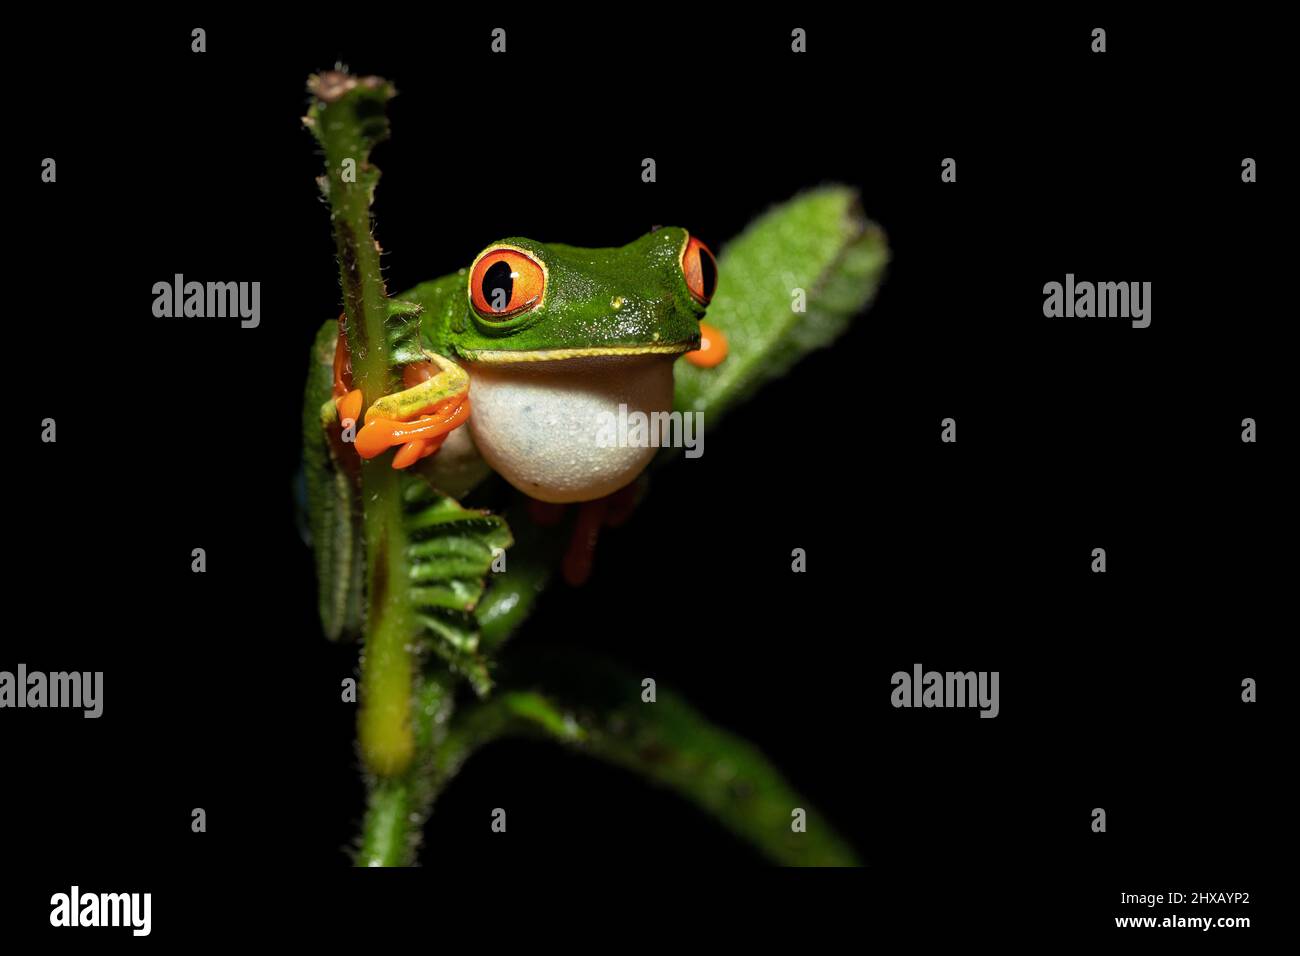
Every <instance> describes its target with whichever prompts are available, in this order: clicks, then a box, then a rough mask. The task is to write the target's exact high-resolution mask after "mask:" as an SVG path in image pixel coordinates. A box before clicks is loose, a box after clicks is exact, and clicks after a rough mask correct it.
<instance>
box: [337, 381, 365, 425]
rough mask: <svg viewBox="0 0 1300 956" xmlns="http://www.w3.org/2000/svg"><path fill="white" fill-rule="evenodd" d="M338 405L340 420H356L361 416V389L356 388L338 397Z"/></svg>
mask: <svg viewBox="0 0 1300 956" xmlns="http://www.w3.org/2000/svg"><path fill="white" fill-rule="evenodd" d="M337 405H338V410H339V420H340V421H344V422H346V421H347V420H348V419H352V421H354V422H355V421H356V420H357V419H358V418H360V417H361V389H359V388H354V389H353V390H352V391H350V392H348V393H347V394H346V395H344V396H343V397H342V398H340V399H338V400H337Z"/></svg>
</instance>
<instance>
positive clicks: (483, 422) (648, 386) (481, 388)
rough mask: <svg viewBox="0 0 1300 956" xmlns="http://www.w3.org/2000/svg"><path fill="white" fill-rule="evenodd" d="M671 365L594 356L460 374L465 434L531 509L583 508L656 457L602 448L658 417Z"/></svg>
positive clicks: (668, 391)
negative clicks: (639, 421)
mask: <svg viewBox="0 0 1300 956" xmlns="http://www.w3.org/2000/svg"><path fill="white" fill-rule="evenodd" d="M676 358H677V356H675V355H594V356H582V357H579V358H566V359H554V360H549V361H531V362H527V361H526V362H512V363H498V362H492V363H477V364H473V365H471V366H470V367H469V373H470V378H469V382H470V384H469V400H470V416H469V428H470V433H471V434H472V435H473V438H474V444H475V445H477V446H478V450H479V453H480V454H481V455H482V456H483V458H484V460H485V461H487V463H488V464H489V465H491V466H492V468H493V469H494V470H496V471H497V472H498V473H499V474H500V475H501V476H502V477H503V478H505V479H506V481H508V482H510V484H512V485H514V486H515V487H516V488H518V489H519V490H520V491H522V492H523V493H524V494H526V495H530V496H531V497H533V498H537V499H539V500H541V501H549V502H554V503H568V502H573V501H591V500H592V499H594V498H600V497H602V496H604V495H608V494H612V493H613V492H615V491H617V490H618V489H620V488H622V487H623V486H624V485H626V484H628V483H629V482H631V481H632V480H633V479H634V478H636V476H637V475H639V474H640V473H641V472H642V470H643V469H644V468H645V466H646V465H648V464H649V463H650V459H651V458H653V457H654V455H655V451H656V449H655V448H653V447H627V444H628V443H626V442H621V441H610V440H609V433H610V431H611V427H610V423H611V422H612V421H617V420H619V406H620V405H623V406H626V412H625V414H627V415H630V414H632V413H634V412H637V411H640V412H643V413H645V414H646V415H651V414H653V413H655V412H668V411H671V410H672V406H673V361H674V360H675V359H676Z"/></svg>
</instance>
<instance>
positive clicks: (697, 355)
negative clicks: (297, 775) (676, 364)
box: [686, 322, 730, 368]
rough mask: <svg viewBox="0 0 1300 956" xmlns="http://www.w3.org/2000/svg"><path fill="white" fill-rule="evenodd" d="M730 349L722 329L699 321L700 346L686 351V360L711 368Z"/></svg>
mask: <svg viewBox="0 0 1300 956" xmlns="http://www.w3.org/2000/svg"><path fill="white" fill-rule="evenodd" d="M728 351H730V350H729V348H728V346H727V337H726V336H725V335H723V334H722V330H721V329H719V328H717V327H716V326H712V325H709V323H707V322H701V323H700V347H699V348H698V349H695V350H694V351H693V352H687V353H686V361H688V362H690V363H691V364H692V365H695V366H697V367H699V368H713V366H715V365H717V364H718V363H720V362H721V361H722V360H723V359H724V358H726V357H727V352H728Z"/></svg>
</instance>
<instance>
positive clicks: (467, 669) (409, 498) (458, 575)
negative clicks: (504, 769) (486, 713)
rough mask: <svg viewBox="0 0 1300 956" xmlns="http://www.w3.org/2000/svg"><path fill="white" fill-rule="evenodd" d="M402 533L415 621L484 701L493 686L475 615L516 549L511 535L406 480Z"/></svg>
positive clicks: (493, 519) (498, 521) (486, 517)
mask: <svg viewBox="0 0 1300 956" xmlns="http://www.w3.org/2000/svg"><path fill="white" fill-rule="evenodd" d="M402 525H403V529H404V531H405V534H406V540H407V547H406V565H407V571H408V575H409V582H410V586H409V589H408V591H407V599H408V601H409V602H410V605H411V607H412V608H413V610H414V612H415V620H416V622H417V624H418V625H419V626H420V629H421V631H422V633H423V636H424V637H425V638H426V640H427V642H428V645H429V647H430V649H432V650H433V651H434V653H436V654H437V655H438V656H439V657H440V658H442V660H444V661H445V662H446V663H447V664H448V665H449V666H450V667H451V669H452V670H453V671H454V672H456V673H458V674H460V675H461V676H462V677H464V678H466V679H467V680H468V681H469V682H470V684H471V686H472V687H473V688H474V690H475V692H476V693H478V694H479V695H480V696H482V695H485V694H487V693H488V691H489V690H491V687H492V679H491V677H490V676H489V674H488V662H487V660H486V658H485V657H484V655H483V654H482V653H481V652H480V648H479V627H478V619H477V618H476V617H475V615H474V611H475V609H476V608H477V607H478V605H479V601H480V600H481V599H482V597H483V593H484V590H485V587H486V579H487V576H488V575H489V574H490V573H491V570H492V562H493V559H494V558H495V557H496V555H497V554H498V553H500V552H503V551H505V549H506V548H508V547H510V546H511V545H512V544H513V543H514V542H513V539H512V538H511V536H510V528H509V526H508V525H507V524H506V521H505V519H504V518H502V517H501V516H500V515H494V514H490V513H489V512H487V511H480V510H477V509H472V508H463V507H461V505H460V503H459V502H457V501H456V500H455V499H454V498H451V497H448V496H447V495H444V494H442V493H440V492H438V491H435V490H434V489H433V488H432V487H431V486H430V485H429V484H428V482H426V481H425V480H424V479H423V478H421V477H419V476H418V475H410V476H405V477H404V478H403V482H402Z"/></svg>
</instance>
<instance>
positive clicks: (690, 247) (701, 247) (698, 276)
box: [682, 236, 718, 305]
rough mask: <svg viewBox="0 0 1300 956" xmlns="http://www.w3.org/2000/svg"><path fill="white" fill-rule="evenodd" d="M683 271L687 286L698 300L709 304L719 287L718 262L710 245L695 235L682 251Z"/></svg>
mask: <svg viewBox="0 0 1300 956" xmlns="http://www.w3.org/2000/svg"><path fill="white" fill-rule="evenodd" d="M682 273H683V274H684V275H685V276H686V288H688V289H690V290H691V295H693V296H695V299H696V301H698V302H700V303H702V304H703V305H708V304H709V300H710V299H712V298H713V290H714V289H716V288H717V287H718V263H717V261H716V260H715V259H714V258H713V253H711V252H709V247H708V246H706V245H705V244H704V243H702V242H700V240H698V239H696V238H695V237H694V236H692V237H691V238H690V240H688V241H687V243H686V249H685V250H684V251H683V252H682Z"/></svg>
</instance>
